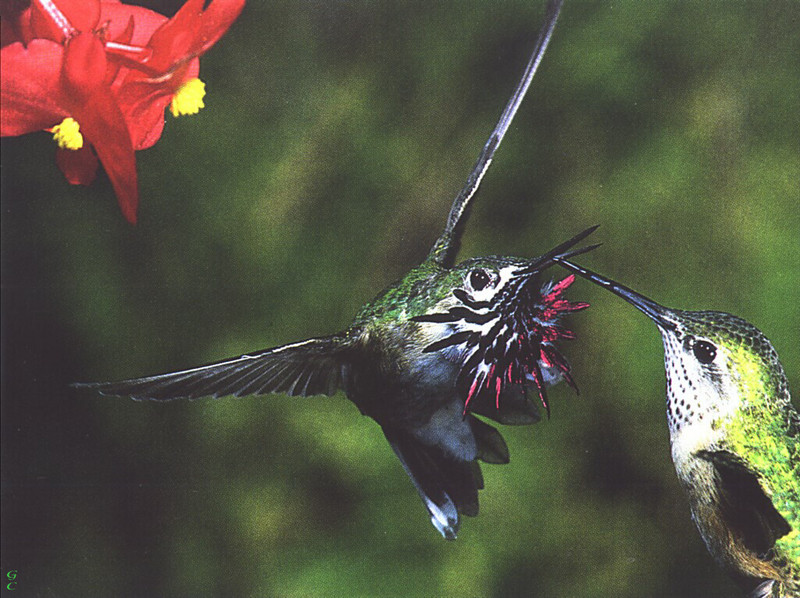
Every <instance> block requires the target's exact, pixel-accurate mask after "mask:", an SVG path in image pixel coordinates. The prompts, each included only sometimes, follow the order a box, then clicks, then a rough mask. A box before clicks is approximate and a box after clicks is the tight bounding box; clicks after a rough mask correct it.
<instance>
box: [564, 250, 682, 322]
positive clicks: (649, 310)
mask: <svg viewBox="0 0 800 598" xmlns="http://www.w3.org/2000/svg"><path fill="white" fill-rule="evenodd" d="M573 255H575V254H573ZM553 261H555V262H558V263H559V264H561V265H562V266H564V268H566V269H567V270H570V271H571V272H574V273H575V274H578V275H579V276H582V277H583V278H585V279H586V280H590V281H592V282H593V283H595V284H596V285H599V286H601V287H603V288H605V289H608V290H609V291H611V292H612V293H614V294H615V295H618V296H620V297H622V298H623V299H625V301H627V302H628V303H630V304H631V305H633V306H634V307H636V308H637V309H639V310H640V311H642V312H644V314H645V315H647V316H648V317H649V318H650V319H651V320H653V321H654V322H655V323H656V325H657V326H658V327H659V328H661V329H663V330H673V329H674V328H675V323H674V322H673V321H672V320H671V319H670V318H669V313H670V310H669V309H668V308H666V307H664V306H663V305H659V304H658V303H656V302H655V301H653V300H652V299H648V298H647V297H645V296H644V295H642V294H641V293H637V292H636V291H634V290H633V289H631V288H629V287H626V286H625V285H624V284H620V283H618V282H616V281H614V280H611V279H610V278H606V277H605V276H603V275H602V274H597V273H596V272H592V271H591V270H589V269H587V268H584V267H583V266H579V265H578V264H575V263H573V262H570V261H568V259H567V258H566V257H559V256H556V257H554V258H553Z"/></svg>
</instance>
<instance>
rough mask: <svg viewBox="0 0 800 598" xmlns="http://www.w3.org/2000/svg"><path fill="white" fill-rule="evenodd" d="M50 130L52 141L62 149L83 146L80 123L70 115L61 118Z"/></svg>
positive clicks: (77, 148)
mask: <svg viewBox="0 0 800 598" xmlns="http://www.w3.org/2000/svg"><path fill="white" fill-rule="evenodd" d="M50 132H51V133H53V141H55V142H56V143H57V144H58V147H60V148H62V149H70V150H79V149H81V148H82V147H83V135H81V128H80V125H78V121H76V120H75V119H74V118H72V117H67V118H65V119H64V120H62V121H61V122H60V123H59V124H57V125H56V126H55V127H53V128H52V129H50Z"/></svg>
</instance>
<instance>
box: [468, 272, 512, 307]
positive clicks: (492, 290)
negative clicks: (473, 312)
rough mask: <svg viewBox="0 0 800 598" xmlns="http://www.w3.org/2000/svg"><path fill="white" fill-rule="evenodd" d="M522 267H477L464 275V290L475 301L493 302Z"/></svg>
mask: <svg viewBox="0 0 800 598" xmlns="http://www.w3.org/2000/svg"><path fill="white" fill-rule="evenodd" d="M520 268H521V266H510V265H509V266H503V267H500V268H497V267H487V266H476V267H475V268H472V269H471V270H468V271H467V273H466V274H465V275H464V290H465V291H467V293H469V295H470V298H471V299H472V300H473V301H491V300H492V299H493V298H494V296H495V295H496V294H497V293H498V292H500V291H501V290H502V289H503V287H505V285H506V283H508V281H509V280H511V279H512V278H513V276H514V274H515V273H516V272H517V271H519V270H520Z"/></svg>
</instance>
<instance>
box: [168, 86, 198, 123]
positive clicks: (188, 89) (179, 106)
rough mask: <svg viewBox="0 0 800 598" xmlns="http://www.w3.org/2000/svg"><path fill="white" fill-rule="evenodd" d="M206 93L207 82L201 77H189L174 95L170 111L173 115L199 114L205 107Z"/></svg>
mask: <svg viewBox="0 0 800 598" xmlns="http://www.w3.org/2000/svg"><path fill="white" fill-rule="evenodd" d="M205 95H206V84H205V83H203V82H202V81H201V80H200V79H197V78H194V79H189V80H188V81H187V82H186V83H184V84H183V85H181V87H180V89H178V91H176V92H175V95H174V96H172V102H171V103H170V105H169V111H170V112H172V116H181V115H183V114H197V113H198V112H199V111H200V108H203V107H204V106H205V104H203V96H205Z"/></svg>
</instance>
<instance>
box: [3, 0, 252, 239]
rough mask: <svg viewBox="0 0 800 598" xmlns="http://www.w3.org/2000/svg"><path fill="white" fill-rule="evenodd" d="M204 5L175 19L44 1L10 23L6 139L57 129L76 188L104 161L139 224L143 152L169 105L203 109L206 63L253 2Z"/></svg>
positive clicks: (123, 205)
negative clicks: (137, 153)
mask: <svg viewBox="0 0 800 598" xmlns="http://www.w3.org/2000/svg"><path fill="white" fill-rule="evenodd" d="M203 5H204V0H188V1H187V2H186V4H184V6H183V7H182V8H181V9H180V10H179V11H178V12H177V13H176V14H175V16H174V17H172V18H171V19H167V18H166V17H164V16H163V15H160V14H158V13H156V12H153V11H151V10H147V9H145V8H141V7H138V6H128V5H126V4H122V3H121V2H117V1H113V0H103V1H102V2H101V0H34V1H33V2H32V4H31V6H30V7H29V8H27V9H26V10H24V11H22V12H19V13H17V14H16V15H14V16H12V17H10V18H5V17H4V18H3V19H2V20H0V27H1V29H2V50H0V58H1V59H2V64H3V76H2V108H1V109H0V134H2V135H3V136H13V135H23V134H25V133H30V132H34V131H40V130H48V131H51V132H52V133H53V134H54V139H55V140H56V141H57V142H58V144H59V149H58V150H57V154H56V162H57V163H58V166H59V168H61V171H62V172H63V173H64V176H65V177H66V178H67V180H68V181H69V182H70V183H72V184H84V185H88V184H90V183H91V182H92V181H93V180H94V177H95V174H96V170H97V160H98V158H99V160H100V162H102V163H103V166H104V168H105V169H106V173H107V174H108V177H109V179H110V180H111V183H112V185H113V186H114V191H115V192H116V194H117V199H118V201H119V205H120V209H121V210H122V213H123V215H124V216H125V218H127V220H128V221H129V222H131V223H135V222H136V209H137V205H138V200H139V198H138V185H137V177H136V158H135V156H134V150H140V149H145V148H148V147H150V146H152V145H153V144H154V143H155V142H156V141H158V139H159V138H160V137H161V132H162V130H163V128H164V109H165V108H166V106H167V105H168V104H170V103H171V104H172V106H171V109H172V113H173V114H174V115H175V116H178V115H179V114H192V113H195V112H197V111H198V110H199V109H200V108H202V107H203V102H202V97H203V94H204V93H205V92H204V84H203V83H202V82H201V81H200V80H199V79H197V78H196V77H197V73H198V71H199V68H200V66H199V56H200V55H202V54H203V53H204V52H205V51H206V50H208V49H209V48H210V47H211V46H212V45H214V43H216V42H217V40H218V39H219V38H220V37H222V35H223V34H224V33H225V32H226V31H227V29H228V27H230V25H231V24H232V23H233V21H234V20H236V18H237V17H238V16H239V13H240V12H241V10H242V8H243V6H244V0H213V1H212V2H211V4H210V5H209V6H208V8H207V9H206V10H203ZM84 140H85V141H86V142H88V143H85V142H84Z"/></svg>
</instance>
